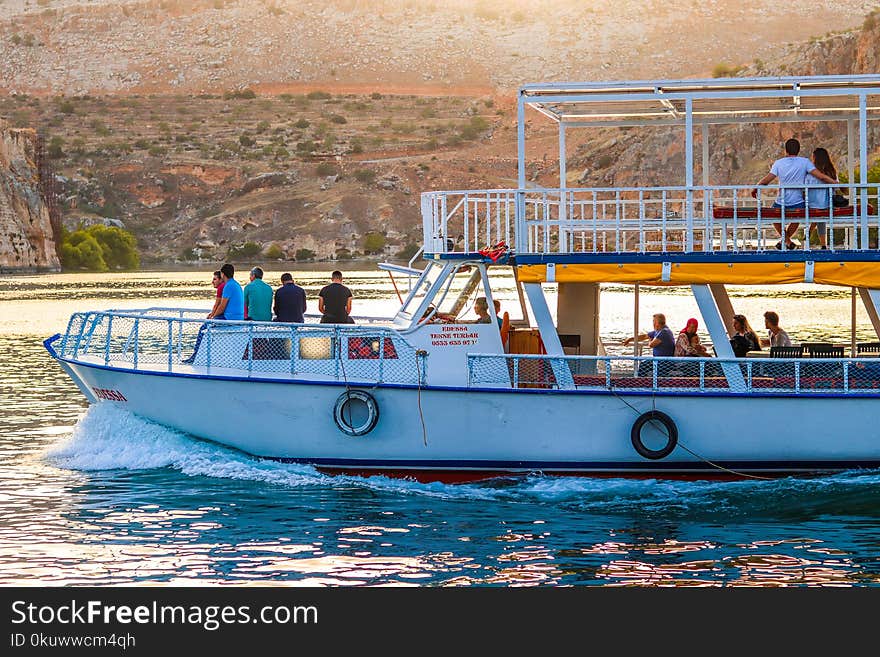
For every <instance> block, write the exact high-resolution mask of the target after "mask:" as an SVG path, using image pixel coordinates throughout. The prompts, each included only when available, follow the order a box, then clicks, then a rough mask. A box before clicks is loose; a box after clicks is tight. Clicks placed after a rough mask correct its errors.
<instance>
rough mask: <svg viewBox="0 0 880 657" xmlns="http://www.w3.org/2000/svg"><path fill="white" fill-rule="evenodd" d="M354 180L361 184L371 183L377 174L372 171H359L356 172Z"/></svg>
mask: <svg viewBox="0 0 880 657" xmlns="http://www.w3.org/2000/svg"><path fill="white" fill-rule="evenodd" d="M354 179H355V180H357V181H358V182H361V183H371V182H373V181H374V180H375V179H376V172H375V171H373V170H372V169H358V170H357V171H355V172H354Z"/></svg>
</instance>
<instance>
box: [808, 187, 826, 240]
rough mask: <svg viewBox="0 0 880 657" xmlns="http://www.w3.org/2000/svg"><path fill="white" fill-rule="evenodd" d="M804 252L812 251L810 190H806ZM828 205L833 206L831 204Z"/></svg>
mask: <svg viewBox="0 0 880 657" xmlns="http://www.w3.org/2000/svg"><path fill="white" fill-rule="evenodd" d="M803 192H804V251H810V250H811V249H810V190H809V189H806V188H805V189H804V190H803ZM828 205H831V203H829V204H828Z"/></svg>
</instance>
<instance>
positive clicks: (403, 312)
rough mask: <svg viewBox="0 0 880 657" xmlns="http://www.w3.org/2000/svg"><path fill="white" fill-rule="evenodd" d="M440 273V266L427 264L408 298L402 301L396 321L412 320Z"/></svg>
mask: <svg viewBox="0 0 880 657" xmlns="http://www.w3.org/2000/svg"><path fill="white" fill-rule="evenodd" d="M442 271H443V267H442V266H440V265H437V264H436V263H433V262H430V261H429V262H428V264H427V266H426V267H425V270H424V272H422V275H421V276H420V277H419V280H418V281H417V282H416V283H415V284H414V285H413V288H412V291H411V292H410V293H409V296H408V297H407V298H406V300H405V301H404V303H403V306H402V307H401V309H400V311H398V313H397V318H398V319H404V320H410V319H412V316H413V314H415V313H416V312H417V311H418V309H419V306H421V305H422V301H424V299H425V295H426V294H427V293H428V291H429V290H430V289H431V287H433V285H434V283H435V281H436V280H437V277H438V276H439V275H440V272H442Z"/></svg>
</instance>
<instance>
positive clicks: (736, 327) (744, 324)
mask: <svg viewBox="0 0 880 657" xmlns="http://www.w3.org/2000/svg"><path fill="white" fill-rule="evenodd" d="M730 346H731V348H732V349H733V355H734V356H736V357H737V358H745V356H746V354H747V353H749V352H750V351H761V342H760V341H759V340H758V336H757V335H755V332H754V331H753V330H752V326H751V324H749V320H747V319H746V316H745V315H734V316H733V337H732V338H730Z"/></svg>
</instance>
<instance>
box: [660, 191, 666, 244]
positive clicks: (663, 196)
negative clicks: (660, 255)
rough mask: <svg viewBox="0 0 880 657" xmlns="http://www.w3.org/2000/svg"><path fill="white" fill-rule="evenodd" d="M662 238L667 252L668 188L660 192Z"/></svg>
mask: <svg viewBox="0 0 880 657" xmlns="http://www.w3.org/2000/svg"><path fill="white" fill-rule="evenodd" d="M660 226H661V228H660V232H661V236H660V239H661V241H662V242H663V252H664V253H666V190H665V189H664V190H663V192H662V193H661V194H660Z"/></svg>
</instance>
